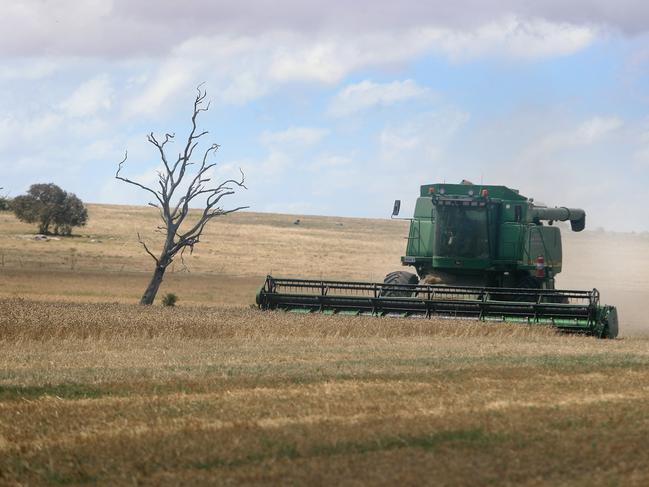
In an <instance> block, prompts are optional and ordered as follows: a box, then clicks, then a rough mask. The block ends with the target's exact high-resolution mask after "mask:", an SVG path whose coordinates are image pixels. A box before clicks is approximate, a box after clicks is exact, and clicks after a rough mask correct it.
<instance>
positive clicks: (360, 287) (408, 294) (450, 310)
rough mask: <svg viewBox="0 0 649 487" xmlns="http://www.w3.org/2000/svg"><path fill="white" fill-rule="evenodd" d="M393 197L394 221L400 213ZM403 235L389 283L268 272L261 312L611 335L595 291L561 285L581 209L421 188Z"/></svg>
mask: <svg viewBox="0 0 649 487" xmlns="http://www.w3.org/2000/svg"><path fill="white" fill-rule="evenodd" d="M400 207H401V202H400V201H399V200H396V201H395V203H394V206H393V211H392V217H396V216H397V215H398V214H399V211H400ZM409 220H410V229H409V232H408V236H407V237H406V241H407V243H406V251H405V255H403V256H402V257H401V263H402V265H404V266H411V267H413V268H414V273H413V272H407V271H395V272H391V273H389V274H388V275H387V276H386V277H385V279H384V281H383V283H373V282H349V281H324V280H308V279H283V278H275V277H272V276H267V278H266V281H265V283H264V285H263V286H262V288H260V290H259V291H258V293H257V304H258V305H259V307H260V308H262V309H283V310H287V311H295V312H302V313H304V312H307V313H311V312H322V313H327V314H335V313H340V314H354V315H358V314H367V315H374V316H376V315H379V316H385V315H389V316H407V317H410V316H420V317H427V318H430V317H433V316H438V317H443V318H476V319H479V320H482V321H512V322H524V323H528V324H546V325H552V326H555V327H557V328H559V329H561V330H563V331H568V332H578V333H586V334H591V335H595V336H598V337H602V338H615V337H616V336H617V333H618V319H617V310H616V309H615V307H613V306H607V305H602V304H601V303H600V300H599V292H598V291H597V290H596V289H593V290H592V291H578V290H558V289H555V276H556V275H557V274H559V273H560V272H561V264H562V247H561V231H560V229H559V227H558V226H556V225H553V223H554V222H555V221H569V222H570V226H571V228H572V230H573V231H577V232H579V231H581V230H583V229H584V227H585V224H586V213H585V212H584V210H581V209H575V208H565V207H555V208H548V207H545V206H541V205H536V204H534V201H533V200H532V199H531V198H526V197H525V196H522V195H521V194H520V193H519V192H518V191H517V190H514V189H510V188H507V187H505V186H493V185H474V184H472V183H470V182H468V181H463V182H462V183H461V184H439V183H437V184H427V185H423V186H421V190H420V195H419V197H418V198H417V201H416V204H415V211H414V215H413V217H412V218H409Z"/></svg>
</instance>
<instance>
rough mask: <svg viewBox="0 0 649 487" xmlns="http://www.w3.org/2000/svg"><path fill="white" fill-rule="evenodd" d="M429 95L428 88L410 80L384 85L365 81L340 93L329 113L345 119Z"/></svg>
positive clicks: (330, 106)
mask: <svg viewBox="0 0 649 487" xmlns="http://www.w3.org/2000/svg"><path fill="white" fill-rule="evenodd" d="M428 93H429V90H428V89H427V88H423V87H421V86H419V85H418V84H417V83H416V82H414V81H413V80H410V79H407V80H405V81H392V82H390V83H382V84H381V83H374V82H372V81H369V80H365V81H361V82H360V83H356V84H353V85H349V86H347V87H345V88H343V89H342V90H341V91H339V92H338V93H337V94H336V95H335V96H334V97H333V99H332V100H331V103H330V104H329V110H328V112H329V114H330V115H333V116H334V117H345V116H348V115H351V114H353V113H357V112H360V111H363V110H367V109H369V108H372V107H376V106H381V107H385V106H389V105H393V104H395V103H398V102H402V101H406V100H410V99H413V98H420V97H422V96H424V95H426V94H428Z"/></svg>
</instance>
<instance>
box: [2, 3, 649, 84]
mask: <svg viewBox="0 0 649 487" xmlns="http://www.w3.org/2000/svg"><path fill="white" fill-rule="evenodd" d="M5 3H6V5H5V4H3V15H2V17H0V55H4V56H22V55H29V56H34V55H43V54H44V53H48V54H52V55H56V56H61V55H68V56H93V57H97V56H99V57H112V58H119V57H121V58H123V57H133V56H165V55H167V54H168V53H169V52H170V51H171V50H172V49H173V48H174V47H175V46H177V45H179V44H180V43H182V42H183V41H185V40H187V39H190V38H192V37H197V36H201V37H214V36H217V35H221V34H225V35H227V36H234V37H238V36H255V37H257V38H263V37H264V36H265V35H266V34H268V33H270V32H282V31H283V32H296V33H300V34H302V35H304V37H306V38H309V37H312V36H313V35H314V34H319V33H323V32H328V33H329V34H333V35H334V36H337V37H340V38H345V39H349V38H352V37H357V36H363V35H366V34H368V33H372V32H374V33H376V32H381V31H392V32H393V33H394V32H406V31H412V30H416V29H421V28H426V27H434V28H438V29H445V30H448V31H453V32H465V33H466V32H471V31H474V30H475V29H477V28H479V27H480V26H484V25H490V24H492V23H493V22H494V21H495V20H496V19H501V18H505V17H507V16H513V17H516V18H522V19H543V20H545V21H547V25H548V26H550V25H554V24H556V25H574V26H603V27H606V28H607V29H615V30H618V31H620V32H624V33H628V34H630V35H635V34H638V33H641V32H646V31H647V30H648V26H649V5H647V4H646V2H639V1H637V0H618V1H616V2H611V1H609V0H573V1H571V2H563V1H559V0H539V1H536V2H520V1H516V0H484V1H481V2H475V1H474V0H456V1H454V2H421V1H417V0H403V1H401V2H398V3H395V2H390V1H388V0H379V1H372V0H358V1H355V2H352V3H349V2H346V3H345V2H340V1H334V2H333V3H332V2H327V3H324V2H319V3H318V2H316V3H314V2H301V1H298V0H277V1H275V2H272V5H271V4H269V3H268V2H267V1H265V0H241V1H238V2H236V3H232V2H214V1H209V0H186V1H185V2H183V5H182V8H180V7H179V6H178V2H176V1H175V0H158V1H157V2H156V4H155V9H152V8H149V5H148V4H147V3H146V2H133V1H132V0H110V1H109V0H85V1H83V2H80V1H77V0H49V1H42V0H9V1H8V2H5ZM533 30H534V32H533V35H538V34H539V33H540V31H539V30H538V29H533ZM542 30H543V29H542ZM551 30H552V29H551ZM484 34H485V33H484V32H483V35H484ZM106 39H110V42H106ZM331 52H332V51H331V50H330V49H329V48H328V46H327V44H320V45H319V46H318V47H317V48H315V49H311V50H310V51H309V54H310V56H309V57H310V58H313V59H318V61H317V62H316V63H314V64H313V65H312V68H314V69H315V71H318V74H317V75H318V76H321V75H322V72H320V67H322V66H325V65H327V62H323V61H326V60H328V59H331ZM291 59H292V57H290V56H289V58H288V59H287V60H285V61H286V62H284V61H282V62H279V64H278V66H280V67H281V66H283V67H284V69H287V70H289V71H290V69H289V68H290V67H291V65H292V61H291Z"/></svg>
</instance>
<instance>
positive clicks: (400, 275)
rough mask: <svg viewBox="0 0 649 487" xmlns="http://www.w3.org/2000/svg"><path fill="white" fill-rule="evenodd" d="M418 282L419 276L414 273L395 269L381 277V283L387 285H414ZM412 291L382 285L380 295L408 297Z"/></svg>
mask: <svg viewBox="0 0 649 487" xmlns="http://www.w3.org/2000/svg"><path fill="white" fill-rule="evenodd" d="M418 283H419V278H418V277H417V275H416V274H412V273H410V272H405V271H395V272H390V273H389V274H388V275H386V276H385V279H383V284H389V285H395V284H396V285H399V286H402V285H403V286H416V285H417V284H418ZM412 293H413V292H412V291H407V290H404V289H390V287H388V286H384V287H383V289H382V290H381V296H392V297H410V296H412Z"/></svg>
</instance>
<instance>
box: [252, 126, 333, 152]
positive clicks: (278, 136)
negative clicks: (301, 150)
mask: <svg viewBox="0 0 649 487" xmlns="http://www.w3.org/2000/svg"><path fill="white" fill-rule="evenodd" d="M328 133H329V131H328V130H326V129H321V128H314V127H290V128H288V129H286V130H282V131H279V132H270V131H264V132H262V134H261V136H260V137H259V139H260V141H261V142H262V143H263V144H264V145H267V146H286V145H293V146H295V145H297V146H301V147H305V146H312V145H315V144H317V143H318V142H320V141H321V140H322V139H323V138H324V137H325V136H326V135H327V134H328Z"/></svg>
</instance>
